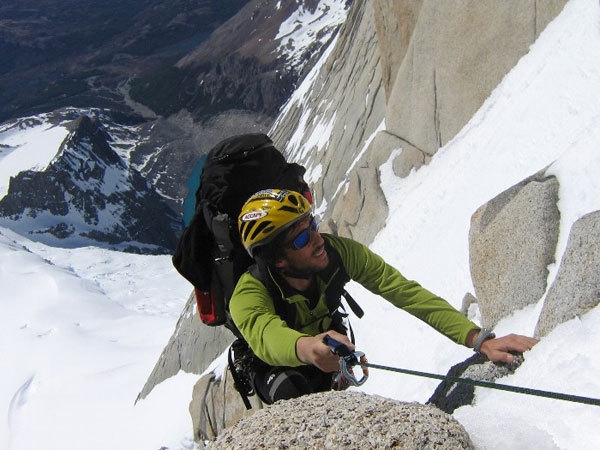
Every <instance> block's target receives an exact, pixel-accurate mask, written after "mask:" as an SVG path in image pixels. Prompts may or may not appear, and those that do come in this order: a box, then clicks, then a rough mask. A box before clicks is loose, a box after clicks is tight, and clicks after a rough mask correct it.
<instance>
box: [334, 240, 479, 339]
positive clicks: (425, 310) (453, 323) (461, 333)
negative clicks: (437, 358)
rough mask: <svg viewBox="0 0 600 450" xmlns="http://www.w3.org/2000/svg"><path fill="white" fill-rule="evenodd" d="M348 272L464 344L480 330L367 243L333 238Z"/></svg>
mask: <svg viewBox="0 0 600 450" xmlns="http://www.w3.org/2000/svg"><path fill="white" fill-rule="evenodd" d="M330 242H331V244H332V245H333V246H334V247H335V248H336V249H337V250H338V252H339V253H340V257H341V259H342V262H343V264H344V266H345V268H346V271H347V272H348V275H349V276H350V278H351V279H353V280H354V281H356V282H358V283H360V284H361V285H363V286H364V287H365V288H366V289H368V290H369V291H371V292H373V293H374V294H378V295H380V296H382V297H383V298H385V299H386V300H388V301H389V302H390V303H392V304H393V305H394V306H396V307H398V308H400V309H403V310H404V311H407V312H408V313H410V314H412V315H413V316H415V317H418V318H419V319H421V320H422V321H424V322H425V323H427V324H429V325H430V326H432V327H433V328H435V329H436V330H437V331H439V332H440V333H442V334H443V335H445V336H447V337H448V338H450V339H452V340H453V341H454V342H456V343H458V344H462V345H465V344H466V340H467V335H468V333H469V331H471V330H473V329H479V328H480V327H478V326H477V325H476V324H474V323H473V322H471V321H470V320H469V319H467V318H466V317H465V316H464V315H463V314H462V313H461V312H460V311H458V310H456V309H455V308H454V307H453V306H452V305H451V304H450V303H448V302H447V301H446V300H444V299H442V298H440V297H438V296H436V295H435V294H433V293H431V292H429V291H428V290H427V289H425V288H423V287H422V286H421V285H419V284H418V283H417V282H416V281H412V280H408V279H406V278H405V277H404V276H403V275H402V274H401V273H400V272H399V271H398V270H397V269H395V268H394V267H392V266H391V265H389V264H387V263H386V262H385V261H384V260H383V258H381V257H380V256H379V255H377V254H375V253H373V252H372V251H371V250H369V249H368V248H367V247H366V246H364V245H362V244H360V243H358V242H356V241H353V240H350V239H346V238H342V237H333V236H331V237H330Z"/></svg>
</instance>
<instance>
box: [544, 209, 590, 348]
mask: <svg viewBox="0 0 600 450" xmlns="http://www.w3.org/2000/svg"><path fill="white" fill-rule="evenodd" d="M599 267H600V211H595V212H592V213H589V214H587V215H585V216H583V217H582V218H580V219H579V220H578V221H577V222H575V223H574V224H573V226H572V228H571V233H570V234H569V240H568V242H567V249H566V250H565V253H564V255H563V258H562V261H561V263H560V269H559V271H558V274H557V275H556V279H555V280H554V283H553V284H552V286H551V287H550V290H549V292H548V295H547V296H546V299H545V302H544V306H543V308H542V312H541V314H540V318H539V321H538V324H537V327H536V333H535V334H536V336H538V337H542V336H545V335H547V334H548V333H549V332H550V331H552V329H554V327H556V326H557V325H559V324H561V323H563V322H566V321H567V320H571V319H573V318H575V317H578V316H581V315H582V314H585V313H586V312H588V311H590V310H591V309H592V308H595V307H596V306H598V304H600V270H598V268H599Z"/></svg>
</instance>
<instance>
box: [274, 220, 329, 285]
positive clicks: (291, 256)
mask: <svg viewBox="0 0 600 450" xmlns="http://www.w3.org/2000/svg"><path fill="white" fill-rule="evenodd" d="M313 220H314V218H313V217H312V216H309V217H306V218H305V219H303V220H301V221H300V222H298V223H296V224H294V225H293V226H292V227H290V229H289V230H288V232H287V236H286V239H285V244H284V246H285V248H284V256H283V258H281V259H280V260H279V261H278V262H277V267H278V268H280V269H284V270H285V269H289V270H293V271H296V272H300V273H302V272H319V271H321V270H323V269H325V268H326V267H327V265H328V264H329V256H328V255H327V252H326V251H325V241H323V238H322V237H321V235H320V234H319V232H318V231H317V230H316V226H315V224H314V222H313ZM294 241H295V244H296V245H294ZM304 243H306V244H305V245H303V246H302V247H301V248H297V247H298V246H299V245H298V244H301V245H302V244H304Z"/></svg>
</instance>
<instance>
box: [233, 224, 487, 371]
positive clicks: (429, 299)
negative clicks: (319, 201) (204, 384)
mask: <svg viewBox="0 0 600 450" xmlns="http://www.w3.org/2000/svg"><path fill="white" fill-rule="evenodd" d="M322 236H323V238H324V239H326V240H327V241H328V242H329V243H330V244H331V245H332V246H333V247H334V248H335V249H336V250H337V251H338V252H339V254H340V258H341V261H342V263H343V265H344V267H345V269H346V272H347V273H348V275H349V276H350V278H351V279H352V280H354V281H356V282H358V283H360V284H361V285H363V286H364V287H365V288H366V289H368V290H369V291H371V292H373V293H375V294H378V295H380V296H381V297H383V298H384V299H386V300H388V301H389V302H391V303H392V304H394V305H395V306H396V307H398V308H401V309H403V310H405V311H407V312H409V313H410V314H412V315H414V316H416V317H418V318H419V319H421V320H423V321H424V322H426V323H427V324H429V325H431V326H432V327H433V328H435V329H436V330H438V331H439V332H440V333H442V334H444V335H445V336H447V337H448V338H450V339H452V340H453V341H455V342H456V343H458V344H463V345H464V344H465V342H466V339H467V334H468V333H469V331H470V330H472V329H478V328H479V327H478V326H477V325H475V324H474V323H473V322H471V321H469V320H468V319H467V318H466V317H465V316H464V315H463V314H462V313H460V312H459V311H457V310H456V309H455V308H454V307H452V305H450V304H449V303H448V302H447V301H446V300H444V299H442V298H440V297H437V296H436V295H434V294H432V293H431V292H429V291H427V290H426V289H424V288H423V287H421V286H420V285H419V284H418V283H416V282H415V281H410V280H407V279H406V278H405V277H404V276H403V275H402V274H401V273H400V272H399V271H398V270H396V269H395V268H394V267H392V266H390V265H389V264H387V263H386V262H385V261H384V260H383V259H382V258H381V257H380V256H378V255H377V254H375V253H373V252H372V251H371V250H369V249H368V248H367V247H366V246H364V245H362V244H360V243H358V242H356V241H353V240H351V239H347V238H342V237H338V236H332V235H328V234H324V233H322ZM325 287H326V286H325V284H324V282H322V281H320V280H319V292H320V293H321V295H320V298H319V301H318V302H317V304H316V306H315V307H314V308H312V309H311V308H310V307H309V300H308V299H307V298H306V297H304V296H303V295H302V294H300V293H297V292H296V293H291V294H289V289H286V288H285V287H282V286H279V285H278V288H279V289H280V290H281V292H282V293H286V294H288V295H284V301H286V302H289V303H291V304H294V305H295V307H296V311H297V312H296V320H295V325H294V327H293V328H291V327H289V326H288V325H287V324H286V322H285V321H284V320H283V319H282V318H281V317H279V316H278V315H277V313H276V312H275V306H274V304H273V299H272V298H271V296H270V295H269V292H268V290H267V288H266V287H265V286H264V285H263V283H262V282H261V281H260V280H257V279H256V278H254V277H253V276H252V275H251V274H250V273H249V272H246V273H245V274H244V275H242V277H241V278H240V280H239V282H238V283H237V286H236V288H235V290H234V292H233V295H232V297H231V301H230V305H229V309H230V312H231V316H232V318H233V321H234V323H235V324H236V326H237V327H238V329H239V330H240V332H241V333H242V335H243V336H244V338H245V339H246V341H247V342H248V344H249V345H250V347H251V348H252V350H253V351H254V353H255V354H256V356H258V357H259V358H260V359H262V360H263V361H264V362H266V363H267V364H270V365H272V366H291V367H294V366H300V365H303V364H304V363H302V362H301V361H300V360H299V359H298V356H297V355H296V341H297V340H298V339H299V338H300V337H302V336H315V335H317V334H319V333H321V332H323V331H326V330H328V329H330V328H329V327H330V325H331V317H330V316H329V310H328V308H327V304H326V300H325V295H324V294H323V292H324V289H325Z"/></svg>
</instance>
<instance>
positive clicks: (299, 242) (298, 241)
mask: <svg viewBox="0 0 600 450" xmlns="http://www.w3.org/2000/svg"><path fill="white" fill-rule="evenodd" d="M318 230H319V225H318V224H317V221H316V220H315V218H314V217H312V216H311V218H310V224H309V225H308V227H306V228H305V229H304V230H302V231H301V232H300V233H298V234H297V235H296V237H295V238H294V239H292V241H291V242H290V243H289V247H290V248H292V249H294V250H300V249H302V248H304V247H306V246H307V245H308V243H309V242H310V232H311V231H318Z"/></svg>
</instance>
